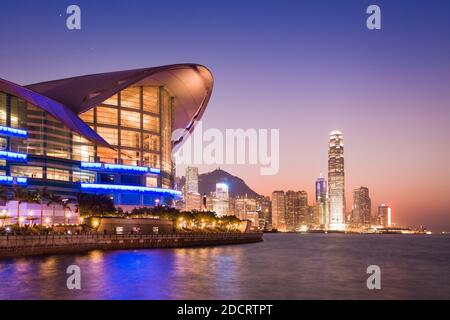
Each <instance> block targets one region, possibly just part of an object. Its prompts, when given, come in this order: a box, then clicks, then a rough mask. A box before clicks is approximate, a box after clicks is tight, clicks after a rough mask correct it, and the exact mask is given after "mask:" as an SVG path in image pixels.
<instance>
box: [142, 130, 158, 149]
mask: <svg viewBox="0 0 450 320" xmlns="http://www.w3.org/2000/svg"><path fill="white" fill-rule="evenodd" d="M143 148H144V150H149V151H159V136H157V135H154V134H149V133H144V145H143Z"/></svg>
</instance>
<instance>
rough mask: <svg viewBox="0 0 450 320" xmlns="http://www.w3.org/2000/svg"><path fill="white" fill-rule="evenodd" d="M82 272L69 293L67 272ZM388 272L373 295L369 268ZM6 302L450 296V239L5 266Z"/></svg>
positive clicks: (347, 241) (82, 257)
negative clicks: (78, 287)
mask: <svg viewBox="0 0 450 320" xmlns="http://www.w3.org/2000/svg"><path fill="white" fill-rule="evenodd" d="M70 265H77V266H79V267H80V269H81V286H82V288H81V290H68V289H67V285H66V280H67V278H68V277H69V275H68V274H66V269H67V267H68V266H70ZM369 265H377V266H379V267H380V269H381V290H368V289H367V286H366V280H367V278H368V276H369V275H368V274H367V273H366V269H367V267H368V266H369ZM0 283H1V290H0V299H450V236H443V235H442V236H441V235H420V236H413V235H356V234H355V235H344V234H266V235H264V242H261V243H252V244H243V245H230V246H217V247H204V248H180V249H145V250H131V251H91V252H88V253H85V254H68V255H55V256H40V257H25V258H16V259H8V260H0Z"/></svg>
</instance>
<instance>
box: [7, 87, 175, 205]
mask: <svg viewBox="0 0 450 320" xmlns="http://www.w3.org/2000/svg"><path fill="white" fill-rule="evenodd" d="M172 104H173V98H172V97H171V95H170V93H169V92H168V91H167V90H166V89H165V88H163V87H158V86H143V87H142V86H138V87H130V88H127V89H124V90H123V91H121V92H119V93H118V94H116V95H114V96H112V97H110V98H108V99H107V100H105V101H104V102H103V103H101V104H100V105H98V106H96V107H94V108H91V109H90V110H88V111H86V112H84V113H82V114H80V115H79V117H80V118H81V119H82V120H83V121H84V122H85V123H86V124H87V125H88V126H90V127H91V128H92V129H93V130H94V131H95V132H97V133H98V134H99V135H100V136H101V137H102V138H103V139H105V140H106V141H107V142H108V143H109V144H110V145H111V148H108V147H104V146H98V145H95V144H94V143H92V142H90V141H89V140H87V139H86V138H84V137H83V136H81V135H79V134H78V133H75V132H73V131H72V130H70V129H69V128H68V127H66V126H65V125H64V124H62V123H61V121H59V120H57V119H56V118H54V117H53V116H51V115H50V114H49V113H48V112H45V111H44V110H43V109H41V108H38V107H36V106H34V105H32V104H30V103H28V102H26V101H24V100H22V99H19V98H17V97H14V96H11V95H7V94H5V93H1V92H0V125H1V126H5V127H10V128H17V129H23V130H26V131H27V134H28V136H27V138H26V139H23V138H19V137H5V136H2V135H0V151H1V150H4V151H8V152H19V153H23V154H27V155H28V163H24V164H20V165H19V164H16V163H10V164H9V163H8V162H7V161H6V160H0V174H2V175H11V176H13V177H26V178H28V179H31V181H32V182H33V183H37V182H39V181H40V180H41V181H42V182H39V183H40V185H46V186H47V187H49V188H50V189H51V188H52V184H58V188H60V187H61V183H69V184H71V186H70V187H68V188H69V189H72V192H71V194H72V195H73V194H75V193H76V192H78V191H79V190H75V187H74V186H75V185H76V184H77V183H78V184H79V183H115V184H122V185H136V186H143V187H151V188H153V187H159V188H167V189H170V188H172V187H173V164H172V141H171V134H172V123H173V110H172V108H173V107H172ZM80 162H86V163H108V164H115V165H131V166H142V167H151V168H155V169H157V170H158V171H157V173H155V172H149V173H148V174H144V175H134V176H133V175H129V176H127V175H124V174H120V173H117V174H105V173H102V172H93V171H89V170H81V169H80ZM45 181H47V182H45ZM47 184H48V185H47ZM69 193H70V192H69ZM115 199H116V201H117V202H123V201H124V199H128V200H129V201H130V202H132V203H133V204H141V205H143V204H147V205H150V204H153V203H154V201H155V199H156V198H154V197H151V196H149V195H138V197H136V195H132V194H126V195H125V194H124V195H117V196H115Z"/></svg>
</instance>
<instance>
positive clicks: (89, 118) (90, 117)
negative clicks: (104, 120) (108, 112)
mask: <svg viewBox="0 0 450 320" xmlns="http://www.w3.org/2000/svg"><path fill="white" fill-rule="evenodd" d="M80 118H81V120H83V121H84V122H91V123H93V122H94V109H90V110H88V111H86V112H84V113H82V114H80Z"/></svg>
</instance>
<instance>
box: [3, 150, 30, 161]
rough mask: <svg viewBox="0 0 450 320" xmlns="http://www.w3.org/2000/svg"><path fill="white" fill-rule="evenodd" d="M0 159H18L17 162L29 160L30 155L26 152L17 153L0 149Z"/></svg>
mask: <svg viewBox="0 0 450 320" xmlns="http://www.w3.org/2000/svg"><path fill="white" fill-rule="evenodd" d="M0 159H4V160H8V161H16V162H27V161H28V156H27V155H26V154H24V153H17V152H11V151H4V150H1V151H0Z"/></svg>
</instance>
